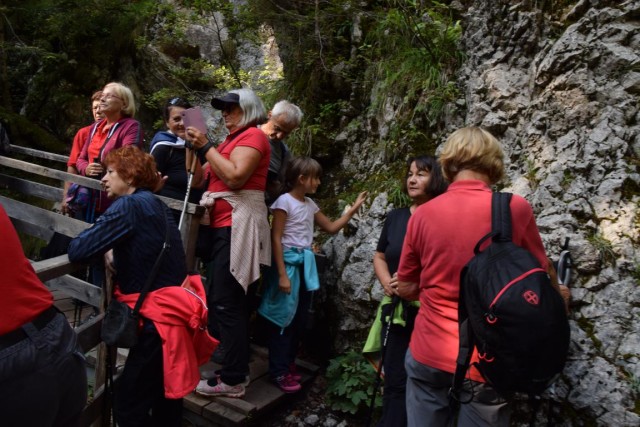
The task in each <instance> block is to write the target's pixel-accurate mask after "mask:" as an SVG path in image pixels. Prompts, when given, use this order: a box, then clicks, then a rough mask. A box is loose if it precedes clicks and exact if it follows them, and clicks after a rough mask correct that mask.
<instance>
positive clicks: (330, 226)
mask: <svg viewBox="0 0 640 427" xmlns="http://www.w3.org/2000/svg"><path fill="white" fill-rule="evenodd" d="M367 194H368V193H367V192H366V191H363V192H362V193H360V194H358V198H357V199H356V201H355V203H354V204H353V206H351V208H350V209H349V210H348V211H347V212H346V213H345V214H344V215H342V216H341V217H340V218H338V219H336V220H335V221H331V220H330V219H329V218H327V217H326V215H325V214H323V213H322V212H321V211H318V212H316V214H315V215H314V217H313V219H314V221H315V223H316V224H318V227H320V228H321V229H323V230H324V231H326V232H327V233H331V234H335V233H337V232H338V231H340V229H342V228H343V227H344V226H345V225H347V223H348V222H349V220H350V219H351V217H352V216H353V215H354V214H355V213H356V212H357V211H358V209H360V206H362V204H363V203H364V201H365V199H366V198H367Z"/></svg>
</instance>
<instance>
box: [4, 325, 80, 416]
mask: <svg viewBox="0 0 640 427" xmlns="http://www.w3.org/2000/svg"><path fill="white" fill-rule="evenodd" d="M22 329H23V330H24V332H25V333H26V334H27V336H28V337H27V338H25V339H23V340H22V341H20V342H18V343H16V344H14V345H11V346H9V347H5V348H1V347H0V424H2V425H3V426H5V427H18V426H19V427H48V426H60V427H69V426H77V425H78V418H79V416H80V413H81V412H82V409H83V408H84V406H85V404H86V403H87V372H86V366H85V358H84V354H83V353H82V349H81V348H80V346H79V345H78V339H77V337H76V334H75V332H74V331H73V329H71V326H69V323H68V322H67V319H65V317H64V316H63V315H62V314H56V315H55V317H54V318H53V319H52V320H51V321H50V322H49V323H48V324H47V325H46V326H45V327H44V328H42V329H40V330H37V329H36V328H35V327H34V326H33V324H31V323H27V324H25V325H23V326H22Z"/></svg>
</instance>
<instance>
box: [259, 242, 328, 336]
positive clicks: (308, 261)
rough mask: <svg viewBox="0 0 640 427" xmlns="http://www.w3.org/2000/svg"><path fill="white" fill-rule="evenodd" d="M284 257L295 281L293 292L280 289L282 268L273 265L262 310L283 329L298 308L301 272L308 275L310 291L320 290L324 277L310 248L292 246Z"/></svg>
mask: <svg viewBox="0 0 640 427" xmlns="http://www.w3.org/2000/svg"><path fill="white" fill-rule="evenodd" d="M283 258H284V265H285V268H286V270H287V276H289V281H290V282H291V293H289V294H286V293H284V292H281V291H280V289H279V286H278V283H279V277H278V270H277V268H275V266H273V265H272V267H271V268H269V269H268V271H267V273H266V275H265V279H266V280H265V283H266V289H265V292H264V294H263V296H262V302H261V303H260V307H259V308H258V313H260V314H261V315H262V316H263V317H265V318H266V319H268V320H270V321H271V322H273V323H275V324H276V325H278V326H280V327H281V328H286V327H287V326H289V325H290V324H291V321H292V320H293V317H294V316H295V314H296V309H297V308H298V301H299V300H300V272H301V271H302V273H303V274H304V282H305V285H306V290H307V291H316V290H318V289H319V288H320V280H319V278H318V269H317V268H316V258H315V254H314V253H313V251H311V250H310V249H308V248H305V249H299V248H289V249H287V250H285V251H284V253H283Z"/></svg>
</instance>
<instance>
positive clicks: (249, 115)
mask: <svg viewBox="0 0 640 427" xmlns="http://www.w3.org/2000/svg"><path fill="white" fill-rule="evenodd" d="M229 92H230V93H235V94H237V95H238V97H239V98H240V108H241V109H242V112H243V113H244V114H243V115H242V120H240V123H238V127H241V128H243V127H246V126H256V125H259V124H261V123H264V122H265V121H266V120H267V112H266V111H265V109H264V105H263V104H262V100H260V98H259V97H258V95H256V93H255V92H254V91H252V90H251V89H236V90H231V91H229Z"/></svg>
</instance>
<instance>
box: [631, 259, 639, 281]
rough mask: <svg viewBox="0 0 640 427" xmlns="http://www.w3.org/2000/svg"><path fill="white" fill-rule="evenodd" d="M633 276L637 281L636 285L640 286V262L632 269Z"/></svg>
mask: <svg viewBox="0 0 640 427" xmlns="http://www.w3.org/2000/svg"><path fill="white" fill-rule="evenodd" d="M631 277H633V280H635V281H636V285H638V286H640V263H638V264H636V265H635V266H634V269H633V270H632V271H631Z"/></svg>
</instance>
